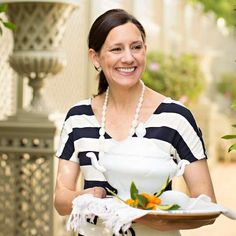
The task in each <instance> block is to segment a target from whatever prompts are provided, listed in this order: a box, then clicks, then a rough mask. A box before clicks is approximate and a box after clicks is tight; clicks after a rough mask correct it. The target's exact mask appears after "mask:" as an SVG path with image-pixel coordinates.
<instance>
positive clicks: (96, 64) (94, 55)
mask: <svg viewBox="0 0 236 236" xmlns="http://www.w3.org/2000/svg"><path fill="white" fill-rule="evenodd" d="M88 55H89V58H90V60H91V61H92V63H93V65H94V67H95V68H99V67H100V64H99V59H98V54H97V52H95V50H94V49H92V48H90V49H89V50H88Z"/></svg>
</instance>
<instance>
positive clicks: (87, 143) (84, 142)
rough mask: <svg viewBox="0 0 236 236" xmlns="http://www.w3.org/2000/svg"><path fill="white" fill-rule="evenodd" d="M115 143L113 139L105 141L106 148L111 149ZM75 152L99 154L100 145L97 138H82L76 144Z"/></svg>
mask: <svg viewBox="0 0 236 236" xmlns="http://www.w3.org/2000/svg"><path fill="white" fill-rule="evenodd" d="M112 145H115V142H114V141H113V140H112V139H105V148H106V149H110V148H111V147H112ZM74 146H75V150H79V151H80V152H87V151H91V152H93V151H94V152H99V149H100V144H99V140H98V139H96V138H80V139H78V140H76V141H75V142H74Z"/></svg>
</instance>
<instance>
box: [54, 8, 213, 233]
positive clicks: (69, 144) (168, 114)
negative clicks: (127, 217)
mask: <svg viewBox="0 0 236 236" xmlns="http://www.w3.org/2000/svg"><path fill="white" fill-rule="evenodd" d="M88 47H89V49H88V52H89V56H90V58H91V61H92V63H93V65H94V67H95V69H96V70H97V71H98V72H99V86H98V94H97V95H96V96H95V97H93V98H89V99H86V100H83V101H80V102H79V103H78V104H76V105H74V106H73V107H72V108H71V109H70V110H69V112H68V114H67V116H66V118H65V122H64V126H63V129H62V132H61V139H60V143H59V148H58V151H57V156H58V157H59V158H60V160H59V166H58V174H57V181H56V189H55V207H56V209H57V211H58V212H59V213H60V214H61V215H67V214H70V213H71V210H72V201H73V200H79V199H78V197H82V196H81V195H84V194H90V196H91V195H92V196H94V197H97V198H104V197H106V196H107V195H110V192H111V191H112V192H115V193H117V194H118V195H119V194H121V195H123V196H127V194H128V189H127V185H128V186H129V185H130V183H129V181H130V180H133V181H134V182H135V183H137V188H138V189H140V190H142V191H145V192H146V193H148V194H153V189H156V190H157V191H158V188H159V186H162V183H164V182H165V181H166V177H167V176H173V173H175V171H174V170H176V168H177V167H178V164H180V163H182V162H184V163H187V164H186V165H187V166H186V168H185V171H184V178H185V180H186V183H187V186H188V188H189V192H190V195H191V197H197V196H199V195H201V194H206V195H208V196H209V197H210V198H211V200H212V201H213V202H215V201H216V200H215V195H214V190H213V187H212V183H211V178H210V175H209V170H208V166H207V160H206V154H205V147H204V143H203V140H202V135H201V132H200V130H199V128H198V126H197V124H196V122H195V119H194V117H193V116H192V114H191V112H190V111H189V110H188V109H187V108H186V107H184V106H183V105H182V104H180V103H179V102H177V101H175V100H173V99H171V98H169V97H165V96H164V95H162V94H160V93H158V92H156V91H153V90H152V89H150V88H148V87H147V86H145V85H144V83H143V82H142V80H141V79H142V76H143V73H144V70H145V63H146V34H145V30H144V28H143V26H142V25H141V24H140V22H139V21H138V20H137V19H136V18H135V17H134V16H132V15H130V14H129V13H127V12H126V11H124V10H122V9H113V10H109V11H107V12H105V13H104V14H102V15H101V16H99V17H98V18H97V19H96V20H95V22H94V23H93V25H92V27H91V29H90V32H89V36H88ZM173 86H175V85H173ZM80 171H81V172H82V174H83V177H84V189H83V190H77V189H76V182H77V178H78V175H79V173H80ZM121 182H122V184H121ZM147 182H148V185H147V184H146V183H147ZM157 183H158V185H157ZM165 190H171V182H170V183H169V184H168V185H167V187H166V188H165ZM84 199H85V200H86V199H87V200H88V199H89V198H86V197H85V198H84ZM84 208H86V205H85V206H84ZM85 210H86V209H85ZM85 212H86V211H85ZM78 214H79V213H78ZM85 221H86V220H85ZM209 223H213V221H212V222H209V221H207V222H205V223H204V222H202V223H201V224H199V225H198V226H197V227H200V226H202V225H204V224H209ZM195 227H196V224H191V223H190V222H187V223H186V222H180V223H176V224H172V223H171V222H168V221H166V222H163V220H155V221H152V222H149V221H148V220H147V219H145V218H143V217H142V218H139V219H138V220H136V223H135V224H132V225H131V227H130V228H129V229H128V228H126V229H125V230H124V231H125V232H124V231H122V230H121V231H120V235H124V234H125V235H139V236H142V235H149V236H152V235H155V236H177V235H180V233H179V230H180V229H189V228H195ZM126 230H127V231H126ZM79 232H80V235H82V234H83V235H85V236H93V235H103V236H111V235H113V232H110V231H108V230H107V229H105V226H104V224H102V223H101V220H100V219H98V220H97V218H95V221H93V224H92V223H88V224H87V225H86V226H84V227H82V228H80V230H79Z"/></svg>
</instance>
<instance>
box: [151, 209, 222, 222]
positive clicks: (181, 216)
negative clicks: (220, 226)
mask: <svg viewBox="0 0 236 236" xmlns="http://www.w3.org/2000/svg"><path fill="white" fill-rule="evenodd" d="M220 214H221V212H220V211H184V210H182V211H178V210H176V211H169V212H162V211H156V212H153V211H152V212H150V213H148V214H147V216H149V217H151V218H153V219H159V220H160V219H162V220H175V221H183V220H189V221H197V220H200V221H204V220H213V219H216V218H217V217H218V216H219V215H220Z"/></svg>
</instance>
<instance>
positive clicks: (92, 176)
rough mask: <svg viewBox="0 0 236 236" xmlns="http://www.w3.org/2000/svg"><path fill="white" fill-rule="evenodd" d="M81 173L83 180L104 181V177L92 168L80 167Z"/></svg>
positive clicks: (89, 166)
mask: <svg viewBox="0 0 236 236" xmlns="http://www.w3.org/2000/svg"><path fill="white" fill-rule="evenodd" d="M80 168H81V171H82V172H83V175H84V179H85V180H88V181H93V180H94V181H106V179H105V177H104V175H103V174H102V173H101V172H100V171H98V170H96V169H95V168H94V167H93V166H91V165H87V166H80Z"/></svg>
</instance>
